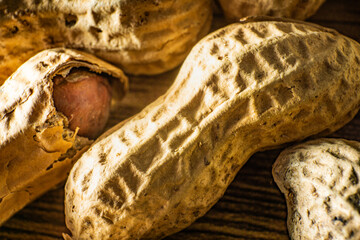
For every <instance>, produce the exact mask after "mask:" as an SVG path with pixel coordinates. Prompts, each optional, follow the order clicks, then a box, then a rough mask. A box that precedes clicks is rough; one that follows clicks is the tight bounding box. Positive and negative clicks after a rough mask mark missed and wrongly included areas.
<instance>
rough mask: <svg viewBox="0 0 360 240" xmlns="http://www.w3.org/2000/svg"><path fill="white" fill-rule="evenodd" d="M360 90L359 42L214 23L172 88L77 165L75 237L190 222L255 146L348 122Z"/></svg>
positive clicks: (72, 183)
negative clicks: (213, 28)
mask: <svg viewBox="0 0 360 240" xmlns="http://www.w3.org/2000/svg"><path fill="white" fill-rule="evenodd" d="M255 20H256V21H255ZM359 91H360V44H359V43H357V42H355V41H354V40H352V39H349V38H347V37H345V36H342V35H340V34H339V33H337V32H336V31H335V30H331V29H327V28H323V27H321V26H318V25H315V24H310V23H305V22H299V21H292V20H284V19H253V20H247V21H244V22H240V23H236V24H232V25H229V26H227V27H225V28H222V29H219V30H217V31H216V32H214V33H212V34H210V35H208V36H207V37H205V38H204V39H203V40H201V41H200V42H199V43H198V44H197V45H196V46H195V47H194V48H193V50H192V51H191V53H190V54H189V55H188V57H187V59H186V60H185V62H184V64H183V66H182V68H181V69H180V72H179V74H178V76H177V78H176V80H175V81H174V83H173V85H172V86H171V87H170V89H169V90H168V91H167V92H166V93H165V94H164V95H163V96H161V97H159V98H158V99H157V100H156V101H154V102H153V103H151V104H150V105H148V106H147V107H146V108H144V109H143V110H142V111H141V112H140V113H138V114H137V115H135V116H133V117H132V118H130V119H128V120H126V121H124V122H122V123H119V124H118V125H117V126H115V127H114V128H112V129H110V130H109V131H108V132H107V133H105V134H104V135H102V136H101V137H100V138H99V139H98V140H97V142H96V143H94V144H93V145H92V146H91V147H90V149H89V150H88V151H87V152H86V153H85V154H84V155H83V156H82V157H81V158H80V159H79V161H78V162H77V163H76V164H75V165H74V167H73V168H72V170H71V172H70V174H69V177H68V180H67V183H66V187H65V214H66V224H67V227H68V228H69V229H70V231H71V233H72V236H71V238H72V239H101V240H105V239H161V238H163V237H165V236H167V235H170V234H172V233H174V232H176V231H179V230H181V229H183V228H185V227H187V226H189V225H190V224H191V223H192V222H193V221H195V220H196V219H197V218H199V217H200V216H202V215H204V214H205V213H206V212H207V211H208V210H209V209H210V208H211V207H212V206H213V205H214V204H215V203H216V202H217V201H218V199H219V198H220V197H221V196H222V195H223V194H224V192H225V190H226V188H227V186H228V185H229V184H230V183H231V182H232V180H233V179H234V177H235V175H236V173H237V172H238V170H239V169H240V168H241V167H242V166H243V165H244V164H245V162H246V161H247V160H248V159H249V157H250V156H251V155H252V154H254V153H255V152H257V151H261V150H265V149H270V148H275V147H279V146H281V145H282V144H285V143H289V142H292V141H297V140H301V139H304V138H306V137H308V136H312V135H316V134H320V133H321V134H325V133H329V132H332V131H335V130H337V129H339V128H340V127H342V126H343V125H344V124H346V123H347V122H348V121H349V120H351V119H352V118H353V117H354V115H355V114H356V112H357V111H358V109H359V105H360V95H359V94H358V93H359ZM100 176H101V177H100Z"/></svg>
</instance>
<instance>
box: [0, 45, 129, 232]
mask: <svg viewBox="0 0 360 240" xmlns="http://www.w3.org/2000/svg"><path fill="white" fill-rule="evenodd" d="M72 68H86V69H89V71H92V72H96V73H103V74H106V75H108V77H109V78H110V79H111V80H112V81H113V84H115V85H116V86H118V87H119V88H118V89H116V91H118V92H119V95H123V94H124V91H125V90H126V89H127V78H126V77H125V76H124V75H123V73H122V71H121V70H119V69H117V68H115V67H113V66H112V65H110V64H108V63H106V62H103V61H101V60H99V59H97V58H95V57H93V56H91V55H89V54H84V53H81V52H78V51H74V50H65V49H51V50H45V51H43V52H40V53H39V54H37V55H35V56H34V57H32V58H31V59H30V60H28V61H27V62H25V63H24V64H23V65H22V66H21V67H20V68H19V69H18V70H17V71H16V72H15V73H14V74H13V75H12V76H11V77H10V78H9V79H7V80H6V82H5V83H4V84H3V85H2V86H0V176H1V177H0V225H1V224H2V223H3V222H4V221H6V220H7V219H8V218H9V217H11V216H12V215H13V214H14V213H16V212H17V211H18V210H20V209H21V208H23V207H24V206H25V205H26V204H27V203H29V202H30V201H32V200H33V199H35V198H36V197H38V196H39V195H41V194H42V193H44V192H46V191H47V190H49V189H50V188H53V187H54V186H55V185H56V184H58V183H61V182H63V181H64V180H65V179H66V177H67V175H68V173H69V171H70V168H71V167H72V165H73V164H74V162H75V160H76V159H77V158H78V157H79V156H80V155H81V154H82V153H83V152H84V151H85V150H86V149H87V148H88V147H89V145H90V144H91V142H92V141H90V140H89V139H87V138H84V137H80V136H78V135H77V133H76V132H74V131H71V130H69V129H68V128H67V125H68V119H67V118H66V117H65V116H64V115H63V114H62V113H59V112H58V111H57V110H56V108H55V107H54V102H53V95H52V94H53V82H52V78H53V77H54V76H55V75H62V76H64V77H65V76H66V75H67V73H69V72H70V70H71V69H72ZM115 82H117V83H115Z"/></svg>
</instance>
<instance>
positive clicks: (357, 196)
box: [273, 139, 360, 240]
mask: <svg viewBox="0 0 360 240" xmlns="http://www.w3.org/2000/svg"><path fill="white" fill-rule="evenodd" d="M359 159H360V143H359V142H356V141H349V140H344V139H317V140H313V141H309V142H306V143H302V144H299V145H297V146H294V147H291V148H288V149H286V150H284V151H283V152H282V153H281V154H280V155H279V157H278V158H277V160H276V162H275V164H274V166H273V177H274V179H275V181H276V183H277V185H278V186H279V188H280V190H281V191H282V192H283V193H284V195H285V197H286V202H287V207H288V229H289V234H290V237H291V239H294V240H297V239H303V240H312V239H320V240H322V239H324V240H325V239H359V238H360V231H359V229H360V204H359V203H360V201H359V200H360V183H359V174H360V162H359Z"/></svg>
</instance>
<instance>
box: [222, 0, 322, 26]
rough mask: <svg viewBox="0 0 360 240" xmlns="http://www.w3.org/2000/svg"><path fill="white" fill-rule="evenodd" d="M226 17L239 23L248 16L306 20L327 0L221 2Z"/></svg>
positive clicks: (224, 0)
mask: <svg viewBox="0 0 360 240" xmlns="http://www.w3.org/2000/svg"><path fill="white" fill-rule="evenodd" d="M219 2H220V5H221V7H222V9H223V11H224V14H225V17H226V18H227V19H228V20H230V21H238V20H239V19H241V18H244V17H248V16H273V17H285V18H294V19H299V20H304V19H306V18H309V17H310V16H312V15H313V14H314V13H315V12H316V11H317V10H318V8H319V7H320V6H321V5H322V4H323V3H324V2H325V0H305V1H304V0H286V1H278V0H219Z"/></svg>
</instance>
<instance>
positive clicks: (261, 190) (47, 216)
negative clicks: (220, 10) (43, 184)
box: [0, 0, 360, 240]
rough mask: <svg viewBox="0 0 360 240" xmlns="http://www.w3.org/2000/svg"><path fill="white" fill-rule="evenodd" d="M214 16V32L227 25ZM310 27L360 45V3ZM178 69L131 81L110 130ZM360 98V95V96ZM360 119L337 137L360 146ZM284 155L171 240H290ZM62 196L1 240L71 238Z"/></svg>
mask: <svg viewBox="0 0 360 240" xmlns="http://www.w3.org/2000/svg"><path fill="white" fill-rule="evenodd" d="M222 19H223V18H222V16H216V17H215V21H214V24H213V25H214V26H213V28H214V29H215V28H218V27H220V26H222V25H223V23H224V21H223V20H222ZM308 21H311V22H314V23H318V24H320V25H323V26H327V27H332V28H335V29H337V30H338V31H339V32H341V33H343V34H345V35H347V36H350V37H352V38H353V39H355V40H357V41H358V42H360V1H359V0H345V1H339V0H328V1H327V2H325V4H324V5H323V6H322V7H321V8H320V9H319V11H318V12H317V14H316V15H314V16H313V17H312V18H311V19H309V20H308ZM177 70H178V69H175V70H174V71H171V72H169V73H166V74H162V75H160V76H154V77H148V78H145V77H130V92H129V94H128V95H127V96H126V97H125V99H123V101H121V102H120V103H119V107H118V111H116V112H113V113H112V116H111V119H110V121H109V123H108V127H111V126H113V125H115V124H116V123H118V122H119V121H122V120H124V119H126V118H128V117H130V116H132V115H133V114H135V113H137V112H139V111H140V110H141V109H142V108H144V107H145V106H146V105H147V104H149V103H150V102H152V101H153V100H155V99H156V98H157V97H158V96H160V95H161V94H163V93H164V92H165V91H166V90H167V88H168V87H169V86H170V85H171V83H172V81H173V79H174V78H175V76H176V73H177ZM359 94H360V93H359ZM359 130H360V114H358V115H357V116H356V117H355V119H354V120H353V121H351V122H350V123H349V124H348V125H346V126H345V127H344V128H342V129H340V130H339V131H337V132H336V133H333V134H332V135H331V136H333V137H342V138H347V139H353V140H359V141H360V134H359V133H360V131H359ZM280 151H281V149H278V150H272V151H266V152H260V153H257V154H255V155H253V156H252V157H251V158H250V159H249V161H248V162H247V163H246V164H245V166H244V167H243V168H242V169H241V170H240V172H239V173H238V174H237V176H236V178H235V180H234V181H233V183H232V184H231V185H230V186H229V188H228V189H227V191H226V193H225V195H224V196H223V198H222V199H221V200H220V201H219V202H218V203H217V204H216V205H215V206H214V207H213V208H212V209H211V210H210V211H209V212H208V213H207V214H206V215H205V216H203V217H201V218H199V219H198V220H197V221H196V222H195V223H193V224H192V225H191V226H190V227H188V228H187V229H185V230H183V231H181V232H179V233H177V234H174V235H172V236H169V237H167V238H166V239H167V240H180V239H189V240H192V239H193V240H195V239H226V240H230V239H277V240H281V239H289V237H288V233H287V228H286V204H285V199H284V197H283V195H282V194H281V192H280V191H279V189H278V188H277V186H276V184H275V183H274V181H273V179H272V176H271V168H272V164H273V162H274V161H275V159H276V157H277V156H278V154H279V153H280ZM63 198H64V191H63V186H59V187H58V188H57V189H54V190H52V191H50V192H48V193H46V194H45V195H43V196H42V197H41V198H39V199H37V200H36V201H34V202H33V203H31V204H29V205H28V206H27V207H26V208H24V209H23V210H22V211H20V212H19V213H17V214H16V215H15V216H13V217H12V218H11V219H10V220H8V221H7V222H6V223H5V224H4V225H3V226H2V227H0V239H1V240H3V239H21V240H29V239H34V240H45V239H46V240H54V239H62V237H61V234H62V233H63V232H67V229H66V226H65V223H64V213H63V210H64V206H63Z"/></svg>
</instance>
